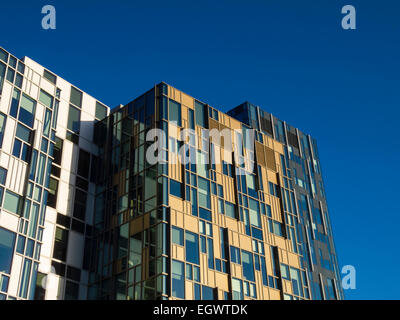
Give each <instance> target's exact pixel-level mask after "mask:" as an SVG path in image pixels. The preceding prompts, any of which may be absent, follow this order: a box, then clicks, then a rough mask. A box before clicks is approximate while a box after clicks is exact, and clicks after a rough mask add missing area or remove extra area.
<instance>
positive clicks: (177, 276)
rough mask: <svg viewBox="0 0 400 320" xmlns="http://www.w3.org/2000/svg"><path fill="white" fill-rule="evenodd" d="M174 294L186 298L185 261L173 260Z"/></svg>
mask: <svg viewBox="0 0 400 320" xmlns="http://www.w3.org/2000/svg"><path fill="white" fill-rule="evenodd" d="M171 264H172V266H171V273H172V290H171V291H172V292H171V294H172V296H173V297H176V298H180V299H185V278H184V263H183V262H180V261H177V260H172V263H171Z"/></svg>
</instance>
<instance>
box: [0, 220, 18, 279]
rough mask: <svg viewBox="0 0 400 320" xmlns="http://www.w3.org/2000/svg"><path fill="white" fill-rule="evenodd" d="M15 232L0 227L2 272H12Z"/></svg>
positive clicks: (0, 268) (0, 263) (0, 265)
mask: <svg viewBox="0 0 400 320" xmlns="http://www.w3.org/2000/svg"><path fill="white" fill-rule="evenodd" d="M14 243H15V233H14V232H11V231H8V230H6V229H3V228H0V272H4V273H8V274H9V273H10V271H11V262H12V257H13V254H14Z"/></svg>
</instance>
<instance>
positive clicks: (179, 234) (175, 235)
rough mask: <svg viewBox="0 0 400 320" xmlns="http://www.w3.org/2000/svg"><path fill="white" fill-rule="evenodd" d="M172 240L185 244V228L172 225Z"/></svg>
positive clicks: (181, 244)
mask: <svg viewBox="0 0 400 320" xmlns="http://www.w3.org/2000/svg"><path fill="white" fill-rule="evenodd" d="M172 242H173V243H176V244H179V245H180V246H183V245H184V243H183V229H181V228H178V227H174V226H173V227H172Z"/></svg>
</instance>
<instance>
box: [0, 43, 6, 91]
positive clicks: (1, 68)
mask: <svg viewBox="0 0 400 320" xmlns="http://www.w3.org/2000/svg"><path fill="white" fill-rule="evenodd" d="M0 59H1V51H0ZM5 73H6V65H5V64H4V63H1V62H0V93H1V91H2V89H3V82H4V75H5Z"/></svg>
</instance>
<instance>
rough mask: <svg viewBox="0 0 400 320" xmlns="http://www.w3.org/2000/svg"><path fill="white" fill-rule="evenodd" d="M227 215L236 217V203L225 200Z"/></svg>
mask: <svg viewBox="0 0 400 320" xmlns="http://www.w3.org/2000/svg"><path fill="white" fill-rule="evenodd" d="M225 215H226V216H228V217H231V218H236V214H235V205H234V204H233V203H230V202H228V201H225Z"/></svg>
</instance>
